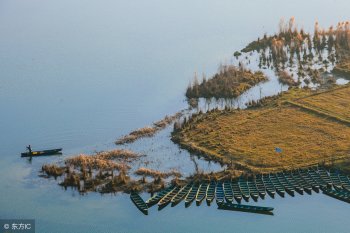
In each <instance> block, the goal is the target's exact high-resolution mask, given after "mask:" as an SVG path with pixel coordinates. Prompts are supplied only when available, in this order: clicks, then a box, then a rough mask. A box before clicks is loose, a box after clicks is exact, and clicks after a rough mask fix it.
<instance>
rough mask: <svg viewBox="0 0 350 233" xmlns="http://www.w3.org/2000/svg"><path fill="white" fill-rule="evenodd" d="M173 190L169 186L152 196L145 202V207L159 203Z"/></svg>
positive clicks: (172, 187)
mask: <svg viewBox="0 0 350 233" xmlns="http://www.w3.org/2000/svg"><path fill="white" fill-rule="evenodd" d="M173 189H174V186H170V187H168V188H166V189H163V190H161V191H160V192H158V193H157V194H154V195H153V196H152V197H151V198H150V199H148V200H147V201H146V204H147V206H148V207H151V206H154V205H155V204H157V203H158V202H159V201H160V199H162V198H163V197H164V196H165V195H167V193H169V192H170V191H171V190H173Z"/></svg>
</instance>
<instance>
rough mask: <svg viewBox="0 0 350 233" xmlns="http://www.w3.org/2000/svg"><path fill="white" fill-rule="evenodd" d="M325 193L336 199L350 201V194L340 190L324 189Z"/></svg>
mask: <svg viewBox="0 0 350 233" xmlns="http://www.w3.org/2000/svg"><path fill="white" fill-rule="evenodd" d="M323 194H326V195H327V196H330V197H333V198H335V199H338V200H341V201H345V202H348V203H350V195H344V194H342V193H341V192H339V191H336V190H331V189H325V190H323Z"/></svg>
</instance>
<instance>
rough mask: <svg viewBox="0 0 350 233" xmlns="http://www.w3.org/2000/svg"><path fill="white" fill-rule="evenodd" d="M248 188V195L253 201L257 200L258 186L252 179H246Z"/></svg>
mask: <svg viewBox="0 0 350 233" xmlns="http://www.w3.org/2000/svg"><path fill="white" fill-rule="evenodd" d="M248 188H249V192H250V196H251V197H252V199H253V200H254V201H258V198H259V191H258V188H257V187H256V184H255V182H254V181H253V180H248Z"/></svg>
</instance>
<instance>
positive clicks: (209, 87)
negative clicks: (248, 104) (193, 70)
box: [186, 65, 268, 99]
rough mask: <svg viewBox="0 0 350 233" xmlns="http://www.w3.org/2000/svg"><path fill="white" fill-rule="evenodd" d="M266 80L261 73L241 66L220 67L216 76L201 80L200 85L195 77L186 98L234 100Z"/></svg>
mask: <svg viewBox="0 0 350 233" xmlns="http://www.w3.org/2000/svg"><path fill="white" fill-rule="evenodd" d="M267 80H268V78H267V77H266V76H265V75H264V74H263V73H262V72H260V71H258V72H252V71H250V70H248V69H245V68H244V67H243V66H242V65H241V66H240V67H235V66H233V65H221V66H220V67H219V72H218V73H217V74H215V75H214V76H213V77H212V78H210V79H208V80H206V78H203V80H202V82H201V83H199V81H198V79H197V76H196V75H195V77H194V80H193V83H192V84H190V85H189V86H188V88H187V90H186V97H187V98H188V99H191V98H212V97H214V98H236V97H238V96H239V95H240V94H242V93H243V92H245V91H246V90H248V89H249V88H251V87H253V86H254V85H256V84H258V83H260V82H263V81H267Z"/></svg>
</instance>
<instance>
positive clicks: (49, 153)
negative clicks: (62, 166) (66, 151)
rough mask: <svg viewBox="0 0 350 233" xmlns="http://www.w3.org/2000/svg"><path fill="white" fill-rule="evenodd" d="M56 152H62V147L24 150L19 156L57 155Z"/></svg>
mask: <svg viewBox="0 0 350 233" xmlns="http://www.w3.org/2000/svg"><path fill="white" fill-rule="evenodd" d="M57 154H62V148H58V149H52V150H40V151H32V152H24V153H21V157H37V156H46V155H57Z"/></svg>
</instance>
